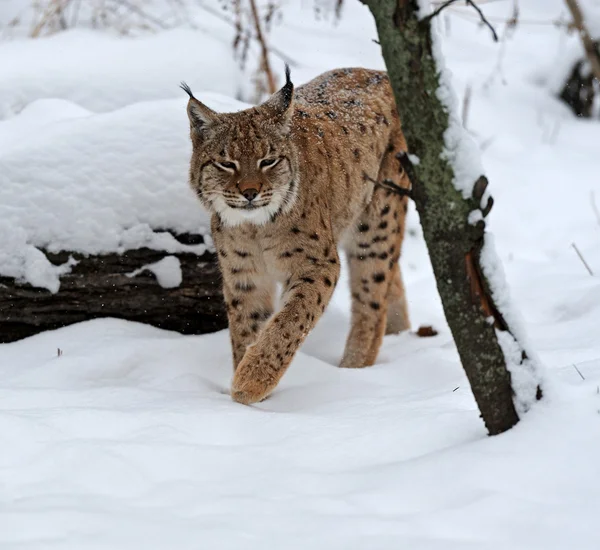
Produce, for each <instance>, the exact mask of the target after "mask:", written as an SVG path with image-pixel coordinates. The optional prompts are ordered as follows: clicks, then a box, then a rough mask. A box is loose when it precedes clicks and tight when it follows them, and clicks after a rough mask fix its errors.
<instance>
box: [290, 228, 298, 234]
mask: <svg viewBox="0 0 600 550" xmlns="http://www.w3.org/2000/svg"><path fill="white" fill-rule="evenodd" d="M290 231H291V232H292V233H294V234H295V235H297V234H298V233H300V229H298V228H297V227H292V229H291V230H290Z"/></svg>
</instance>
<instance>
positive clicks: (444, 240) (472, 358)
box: [363, 0, 526, 435]
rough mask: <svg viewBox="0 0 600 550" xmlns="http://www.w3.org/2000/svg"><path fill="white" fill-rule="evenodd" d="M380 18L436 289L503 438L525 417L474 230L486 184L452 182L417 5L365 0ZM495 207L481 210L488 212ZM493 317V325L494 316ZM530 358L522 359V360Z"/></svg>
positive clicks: (481, 403)
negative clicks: (468, 193)
mask: <svg viewBox="0 0 600 550" xmlns="http://www.w3.org/2000/svg"><path fill="white" fill-rule="evenodd" d="M363 1H364V3H366V4H367V5H368V6H369V8H370V10H371V12H372V13H373V15H374V17H375V22H376V24H377V30H378V33H379V41H380V43H381V47H382V50H383V56H384V59H385V62H386V65H387V69H388V74H389V77H390V80H391V84H392V88H393V90H394V95H395V98H396V103H397V106H398V111H399V114H400V119H401V120H402V127H403V131H404V134H405V136H406V140H407V142H408V147H409V151H410V152H411V153H412V154H414V155H417V156H418V157H419V159H420V162H419V164H418V165H417V166H413V165H412V164H411V163H410V161H409V160H408V158H407V157H404V158H401V159H400V161H401V164H402V167H403V168H404V169H406V170H407V171H408V176H409V178H410V179H411V183H412V196H413V199H414V200H415V203H416V206H417V210H418V212H419V216H420V219H421V224H422V227H423V233H424V237H425V241H426V243H427V247H428V250H429V255H430V258H431V263H432V266H433V271H434V274H435V278H436V281H437V288H438V291H439V294H440V297H441V300H442V304H443V307H444V312H445V315H446V319H447V322H448V325H449V327H450V330H451V331H452V335H453V337H454V340H455V342H456V347H457V349H458V353H459V355H460V359H461V362H462V365H463V367H464V369H465V372H466V374H467V377H468V379H469V382H470V384H471V388H472V391H473V394H474V396H475V399H476V401H477V405H478V407H479V410H480V412H481V416H482V418H483V421H484V422H485V425H486V427H487V429H488V432H489V433H490V434H491V435H493V434H498V433H501V432H504V431H506V430H508V429H510V428H511V427H512V426H514V425H515V424H516V423H517V422H518V420H519V418H518V415H517V412H516V410H515V406H514V403H513V390H512V387H511V378H510V373H509V371H508V368H507V365H506V359H505V357H504V354H503V352H502V349H501V347H500V345H499V343H498V338H497V335H496V330H509V327H508V326H507V324H506V322H505V320H504V319H503V317H502V315H501V314H500V312H499V311H498V309H497V308H496V306H495V304H494V300H493V299H492V296H491V293H490V289H489V287H488V284H487V281H486V280H485V277H484V276H483V273H482V270H481V266H480V252H481V247H482V246H483V237H484V231H485V223H484V222H483V221H481V222H479V223H478V224H477V225H472V224H470V223H469V222H468V217H469V213H470V212H471V211H473V210H477V209H478V208H480V202H481V198H482V196H483V193H484V191H485V187H486V185H487V180H486V179H485V178H484V177H482V178H480V179H479V180H478V182H477V184H475V182H473V183H474V184H475V185H474V191H473V194H474V197H473V198H472V199H468V200H465V199H464V198H463V196H462V194H461V193H460V192H459V191H458V190H457V189H456V188H455V186H454V184H453V179H454V172H453V167H452V166H451V165H450V164H449V163H448V162H447V161H446V160H444V158H443V157H442V152H443V150H444V132H445V131H446V129H447V128H448V113H447V111H446V109H445V107H444V106H443V104H442V103H441V102H440V100H439V99H438V97H437V95H436V91H437V89H438V87H439V84H440V82H439V71H438V68H437V66H436V62H435V59H434V57H433V55H432V44H431V33H430V26H429V22H428V21H419V19H418V16H417V15H418V5H417V2H416V1H415V0H363ZM489 208H491V203H490V204H488V207H487V208H486V207H484V208H482V212H483V214H484V215H485V214H487V213H488V212H489ZM490 317H491V318H493V321H494V322H493V323H490V321H489V319H490ZM525 357H526V356H525V355H524V358H525Z"/></svg>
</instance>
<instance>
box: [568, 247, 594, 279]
mask: <svg viewBox="0 0 600 550" xmlns="http://www.w3.org/2000/svg"><path fill="white" fill-rule="evenodd" d="M571 246H572V247H573V250H575V252H577V255H578V256H579V259H580V260H581V262H582V263H583V265H584V266H585V268H586V269H587V270H588V273H589V274H590V275H591V276H592V277H593V276H594V272H593V271H592V268H591V267H590V266H589V265H588V263H587V262H586V261H585V258H584V257H583V256H582V255H581V252H579V248H577V245H576V244H575V243H571Z"/></svg>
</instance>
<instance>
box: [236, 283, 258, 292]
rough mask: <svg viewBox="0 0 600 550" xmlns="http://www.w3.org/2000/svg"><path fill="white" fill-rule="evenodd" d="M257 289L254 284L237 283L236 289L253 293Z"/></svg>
mask: <svg viewBox="0 0 600 550" xmlns="http://www.w3.org/2000/svg"><path fill="white" fill-rule="evenodd" d="M255 288H256V286H254V284H253V283H242V282H239V283H235V289H236V290H239V291H240V292H251V291H252V290H254V289H255Z"/></svg>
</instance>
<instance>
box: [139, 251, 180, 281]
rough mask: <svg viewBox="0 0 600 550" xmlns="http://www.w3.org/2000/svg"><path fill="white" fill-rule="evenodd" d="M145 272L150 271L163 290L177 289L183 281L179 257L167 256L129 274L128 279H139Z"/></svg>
mask: <svg viewBox="0 0 600 550" xmlns="http://www.w3.org/2000/svg"><path fill="white" fill-rule="evenodd" d="M144 271H150V272H151V273H153V274H154V276H155V277H156V281H157V282H158V284H159V285H160V286H161V287H162V288H176V287H178V286H179V285H180V284H181V281H182V280H183V274H182V273H181V262H180V261H179V258H178V257H177V256H165V257H164V258H162V260H158V262H154V263H152V264H146V265H143V266H142V267H140V268H139V269H136V270H134V271H132V272H131V273H129V274H128V277H137V276H138V275H139V274H140V273H144Z"/></svg>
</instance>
